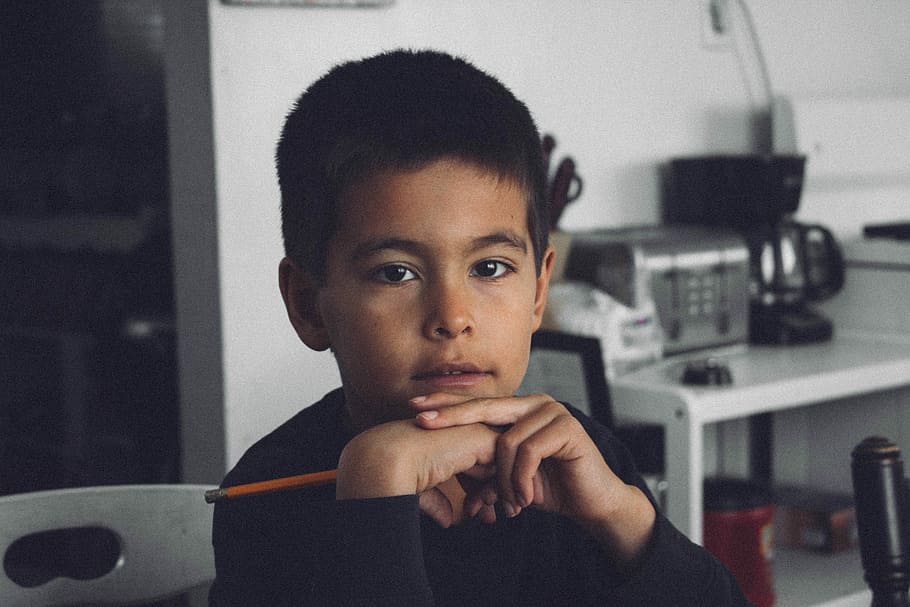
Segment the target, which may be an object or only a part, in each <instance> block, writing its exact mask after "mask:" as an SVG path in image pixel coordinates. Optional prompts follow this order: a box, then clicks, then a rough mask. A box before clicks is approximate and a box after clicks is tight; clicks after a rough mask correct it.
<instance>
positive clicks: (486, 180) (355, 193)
mask: <svg viewBox="0 0 910 607" xmlns="http://www.w3.org/2000/svg"><path fill="white" fill-rule="evenodd" d="M528 204H529V195H528V192H527V190H526V189H525V188H524V187H522V186H521V185H519V184H518V183H517V181H516V180H515V179H513V178H511V177H509V176H503V175H500V174H497V173H495V172H493V171H490V170H488V169H484V168H481V167H478V166H476V165H471V164H468V163H464V162H460V161H452V160H441V161H436V162H434V163H430V164H429V165H426V166H424V167H421V168H418V169H411V170H407V169H402V170H386V171H382V172H378V173H374V174H373V175H371V176H369V177H367V178H365V179H363V180H361V181H359V182H358V183H357V184H356V185H354V186H353V187H351V188H349V189H348V190H347V191H346V192H345V193H344V195H343V196H342V197H341V199H340V200H339V209H338V210H339V214H340V216H339V217H338V221H337V222H336V226H337V231H336V233H335V237H336V238H337V237H342V238H343V239H347V238H354V239H358V238H359V237H360V236H367V235H376V234H383V233H385V235H386V236H390V237H391V236H396V235H398V233H399V232H404V233H416V234H418V235H420V236H421V237H422V238H429V239H432V238H434V237H440V238H441V237H443V235H452V234H455V233H459V232H461V233H462V234H463V236H464V238H466V239H470V240H475V239H484V238H487V240H488V241H490V242H492V241H493V240H495V238H488V237H490V236H491V235H495V234H509V235H511V240H512V241H514V240H516V239H517V240H520V241H522V243H523V248H528V247H530V229H529V226H528ZM427 229H429V230H433V231H432V232H424V231H422V230H427ZM390 230H392V231H394V232H395V233H392V232H389V231H390ZM370 237H374V236H370Z"/></svg>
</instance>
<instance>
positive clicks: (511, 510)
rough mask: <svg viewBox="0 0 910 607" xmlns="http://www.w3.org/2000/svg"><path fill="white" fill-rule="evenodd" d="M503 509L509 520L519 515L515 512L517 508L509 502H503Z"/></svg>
mask: <svg viewBox="0 0 910 607" xmlns="http://www.w3.org/2000/svg"><path fill="white" fill-rule="evenodd" d="M502 509H503V510H505V512H506V516H507V517H509V518H512V517H513V516H515V515H516V514H518V513H517V512H516V511H515V506H513V505H512V504H511V503H509V502H503V504H502Z"/></svg>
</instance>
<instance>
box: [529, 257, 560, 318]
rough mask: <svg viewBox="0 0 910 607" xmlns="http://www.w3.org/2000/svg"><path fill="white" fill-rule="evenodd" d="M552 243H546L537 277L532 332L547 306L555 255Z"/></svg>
mask: <svg viewBox="0 0 910 607" xmlns="http://www.w3.org/2000/svg"><path fill="white" fill-rule="evenodd" d="M555 255H556V254H555V250H554V249H553V245H547V250H546V251H544V254H543V260H542V262H541V264H540V275H538V277H537V291H536V292H535V294H534V320H533V326H532V329H531V330H532V332H533V331H536V330H537V329H539V328H540V324H541V323H542V322H543V313H544V310H545V309H546V307H547V292H548V291H549V288H550V274H551V273H552V272H553V259H554V257H555Z"/></svg>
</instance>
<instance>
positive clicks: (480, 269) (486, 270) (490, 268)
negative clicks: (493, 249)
mask: <svg viewBox="0 0 910 607" xmlns="http://www.w3.org/2000/svg"><path fill="white" fill-rule="evenodd" d="M509 270H511V267H510V266H509V265H508V264H506V263H504V262H502V261H496V260H495V259H485V260H484V261H481V262H480V263H478V264H477V265H475V266H474V267H473V268H472V270H471V274H472V275H474V276H480V277H481V278H499V277H500V276H502V275H503V274H505V273H506V272H508V271H509Z"/></svg>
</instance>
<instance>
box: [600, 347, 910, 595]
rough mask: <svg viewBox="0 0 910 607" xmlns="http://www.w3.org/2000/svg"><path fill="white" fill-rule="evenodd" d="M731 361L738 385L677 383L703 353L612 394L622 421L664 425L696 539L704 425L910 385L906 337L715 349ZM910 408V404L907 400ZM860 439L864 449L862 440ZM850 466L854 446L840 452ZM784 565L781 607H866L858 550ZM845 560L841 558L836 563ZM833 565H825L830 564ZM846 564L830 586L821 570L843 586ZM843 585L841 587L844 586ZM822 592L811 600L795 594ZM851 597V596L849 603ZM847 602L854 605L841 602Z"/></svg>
mask: <svg viewBox="0 0 910 607" xmlns="http://www.w3.org/2000/svg"><path fill="white" fill-rule="evenodd" d="M712 354H713V355H717V356H719V357H720V358H722V359H723V360H725V361H726V362H727V364H728V365H729V367H730V369H731V372H732V375H733V383H732V384H731V385H728V386H717V387H714V386H709V387H695V386H686V385H683V384H682V383H681V382H680V380H679V378H680V376H681V373H682V369H683V367H684V365H685V361H687V360H689V359H698V358H705V356H706V353H705V352H700V353H695V354H691V355H687V356H680V357H674V358H668V359H666V360H664V361H661V362H660V363H657V364H655V365H651V366H648V367H646V368H643V369H640V370H638V371H636V372H634V373H631V374H628V375H624V376H622V377H620V378H617V379H616V380H614V381H613V383H612V385H611V387H610V392H611V396H612V399H613V408H614V412H615V414H616V418H617V420H618V422H619V423H628V422H650V423H658V424H661V425H663V426H664V428H665V432H666V435H665V440H666V456H665V458H666V476H667V478H668V479H669V481H670V488H669V491H668V494H667V515H668V517H669V518H670V520H671V521H673V523H674V524H675V525H676V526H677V527H678V528H679V529H680V530H682V531H683V532H684V533H686V534H687V535H688V536H689V537H690V538H692V539H693V540H694V541H697V542H701V539H702V499H703V497H702V479H703V476H704V466H703V454H704V446H705V445H704V430H705V425H706V424H710V423H714V422H721V421H726V420H734V419H738V418H744V417H748V416H751V415H756V414H761V413H771V412H776V411H783V410H786V409H793V408H797V407H805V406H808V405H813V404H818V403H823V402H826V401H832V400H837V399H842V398H845V397H850V396H859V395H864V394H870V393H873V392H878V391H882V390H889V389H894V388H900V387H903V386H910V340H908V339H907V337H906V336H904V337H893V336H890V337H889V336H886V337H881V336H879V337H874V336H869V335H847V334H840V335H838V336H836V337H835V339H834V340H832V341H830V342H826V343H822V344H812V345H800V346H789V347H777V346H738V347H734V348H730V349H726V350H718V351H716V352H712ZM907 404H908V408H910V401H908V403H907ZM857 442H859V441H858V440H857ZM844 458H845V459H844V461H845V464H844V465H845V466H848V465H849V449H847V452H846V453H845V454H844ZM781 552H782V558H781V559H780V560H779V561H778V564H777V567H776V568H777V572H776V575H777V576H778V577H777V578H776V585H777V586H778V588H779V590H778V592H779V593H781V596H779V600H778V604H779V605H782V606H783V605H829V606H834V605H844V606H846V605H850V604H853V603H851V602H849V601H854V600H855V601H859V602H857V603H856V604H865V605H868V600H866V601H865V602H863V600H864V599H863V595H862V592H864V589H865V586H864V584H863V581H862V575H861V568H859V557H858V553H856V554H853V555H852V558H853V559H854V560H855V562H853V561H851V562H850V563H848V564H844V563H841V560H843V559H848V560H849V559H850V558H851V556H850V555H846V556H844V555H840V556H838V557H837V558H830V557H827V556H818V557H811V556H810V557H809V558H803V556H804V555H800V554H798V553H793V554H790V555H785V554H784V553H783V551H781ZM838 559H840V560H838ZM826 560H827V564H825V561H826ZM842 567H849V568H850V569H851V570H853V571H855V572H856V576H855V577H856V580H855V582H853V583H850V584H848V586H849V587H848V588H846V589H844V588H840V587H838V586H837V584H834V583H833V582H831V581H830V580H829V581H825V580H824V577H823V576H822V575H821V574H820V573H819V571H830V575H831V579H839V578H842V577H843V576H842V575H841V576H839V575H838V574H839V572H840V573H842V572H843V569H842ZM841 586H843V580H841ZM810 587H817V589H818V590H817V591H816V592H815V594H813V593H812V591H811V590H807V592H809V595H808V596H797V594H792V593H793V592H795V591H796V590H798V589H803V588H810ZM851 597H852V598H851ZM843 601H848V602H843Z"/></svg>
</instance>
